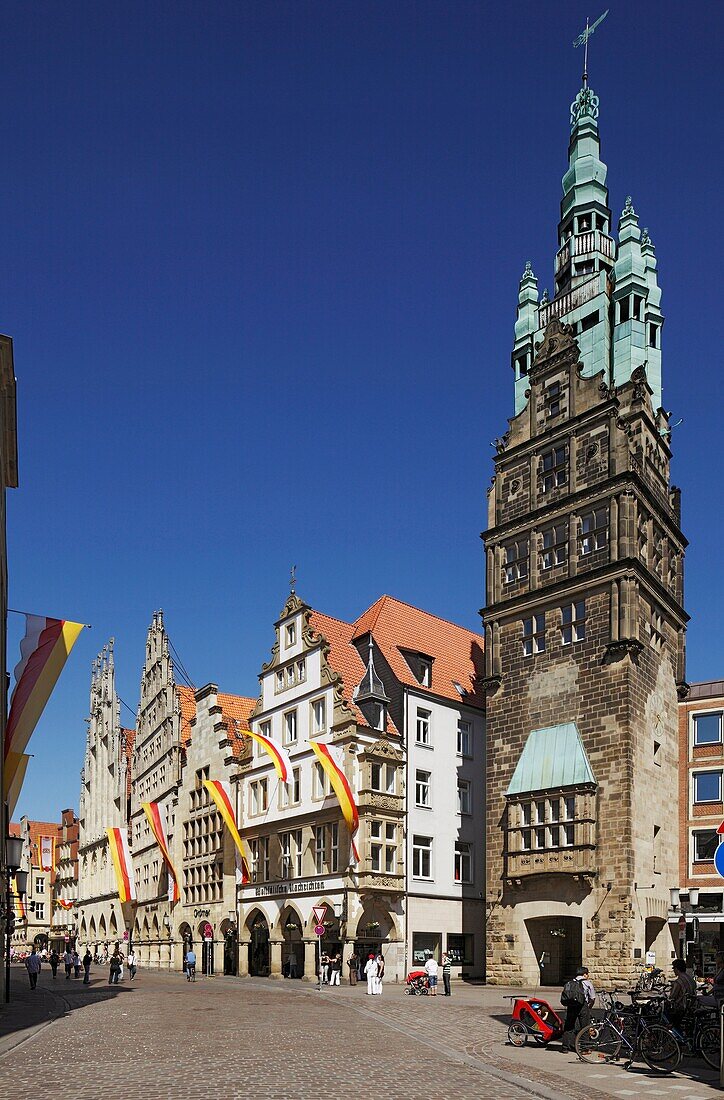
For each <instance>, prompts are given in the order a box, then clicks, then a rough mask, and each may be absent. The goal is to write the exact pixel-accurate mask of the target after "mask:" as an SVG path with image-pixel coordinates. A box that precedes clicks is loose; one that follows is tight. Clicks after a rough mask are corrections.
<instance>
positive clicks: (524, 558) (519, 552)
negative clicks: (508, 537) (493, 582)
mask: <svg viewBox="0 0 724 1100" xmlns="http://www.w3.org/2000/svg"><path fill="white" fill-rule="evenodd" d="M527 576H528V539H527V538H525V539H516V541H515V542H511V543H509V545H508V546H506V547H505V583H506V584H513V582H514V581H520V580H524V579H525V578H526V577H527Z"/></svg>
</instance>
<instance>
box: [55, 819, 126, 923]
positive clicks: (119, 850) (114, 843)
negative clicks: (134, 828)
mask: <svg viewBox="0 0 724 1100" xmlns="http://www.w3.org/2000/svg"><path fill="white" fill-rule="evenodd" d="M106 833H107V835H108V847H109V848H110V849H111V859H112V860H113V869H114V871H115V872H116V884H117V886H118V898H119V901H120V902H121V904H123V903H124V902H126V901H135V900H136V883H135V882H134V879H133V863H132V861H131V850H130V848H129V846H128V832H127V830H126V829H106ZM63 908H65V906H63Z"/></svg>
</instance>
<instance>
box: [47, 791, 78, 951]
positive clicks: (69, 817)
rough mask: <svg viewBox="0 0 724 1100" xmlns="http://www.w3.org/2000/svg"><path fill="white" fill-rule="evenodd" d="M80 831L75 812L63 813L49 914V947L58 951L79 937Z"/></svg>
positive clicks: (61, 815)
mask: <svg viewBox="0 0 724 1100" xmlns="http://www.w3.org/2000/svg"><path fill="white" fill-rule="evenodd" d="M78 828H79V826H78V818H77V817H76V815H75V812H74V811H73V810H62V811H61V814H60V826H59V828H58V839H57V842H56V860H57V862H56V867H55V881H54V883H53V902H52V905H53V911H52V913H51V915H50V946H51V947H55V948H56V949H57V950H58V951H60V950H61V949H62V950H65V946H66V944H68V943H70V944H75V941H76V937H77V935H78V924H77V920H78Z"/></svg>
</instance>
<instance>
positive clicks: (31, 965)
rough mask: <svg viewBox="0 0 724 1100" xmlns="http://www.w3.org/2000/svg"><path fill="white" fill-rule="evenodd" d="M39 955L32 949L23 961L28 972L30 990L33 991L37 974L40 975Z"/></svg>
mask: <svg viewBox="0 0 724 1100" xmlns="http://www.w3.org/2000/svg"><path fill="white" fill-rule="evenodd" d="M40 966H41V963H40V955H39V954H38V952H37V951H36V950H35V947H33V949H32V951H31V952H30V954H29V955H28V957H27V959H26V960H25V967H26V969H27V971H28V977H29V978H30V988H31V989H35V987H36V985H37V984H38V974H39V973H40Z"/></svg>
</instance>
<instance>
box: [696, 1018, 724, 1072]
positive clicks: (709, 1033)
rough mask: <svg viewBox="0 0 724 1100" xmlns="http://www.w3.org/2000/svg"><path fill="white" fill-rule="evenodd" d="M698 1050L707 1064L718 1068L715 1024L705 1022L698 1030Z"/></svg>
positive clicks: (717, 1029)
mask: <svg viewBox="0 0 724 1100" xmlns="http://www.w3.org/2000/svg"><path fill="white" fill-rule="evenodd" d="M699 1050H700V1051H701V1056H702V1058H703V1059H704V1061H705V1062H706V1063H707V1065H709V1066H711V1068H712V1069H719V1028H718V1027H717V1026H716V1024H707V1026H706V1027H703V1028H702V1029H701V1031H700V1032H699Z"/></svg>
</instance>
